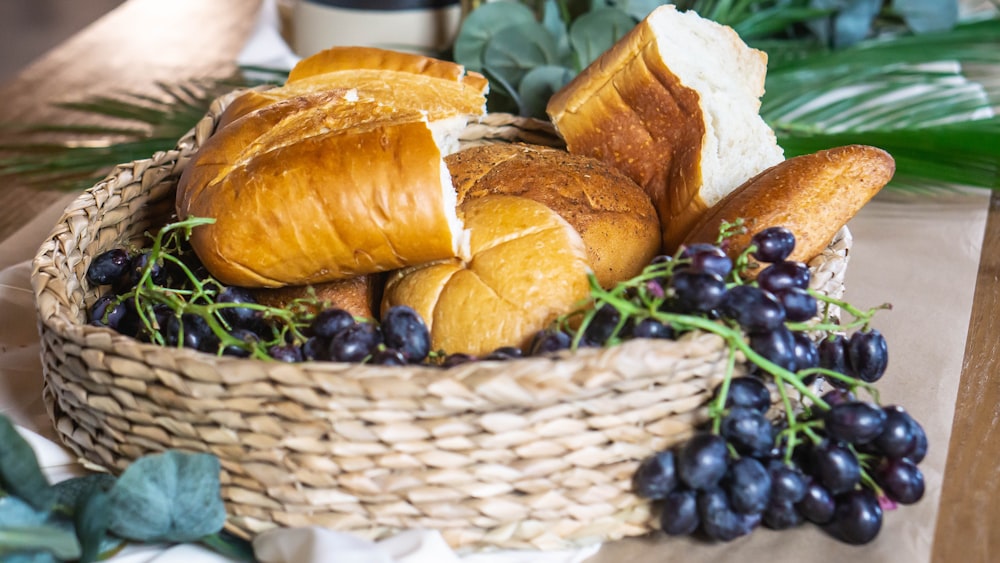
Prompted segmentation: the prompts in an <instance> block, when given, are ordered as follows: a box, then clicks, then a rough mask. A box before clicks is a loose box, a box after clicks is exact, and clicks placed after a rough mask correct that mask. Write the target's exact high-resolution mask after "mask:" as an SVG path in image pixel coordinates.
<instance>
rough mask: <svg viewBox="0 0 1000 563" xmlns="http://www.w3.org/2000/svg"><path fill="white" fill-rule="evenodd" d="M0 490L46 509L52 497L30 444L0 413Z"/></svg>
mask: <svg viewBox="0 0 1000 563" xmlns="http://www.w3.org/2000/svg"><path fill="white" fill-rule="evenodd" d="M0 444H3V445H2V446H0V490H4V491H7V492H9V493H11V494H13V495H15V496H17V497H20V498H21V499H22V500H24V501H25V502H27V503H28V504H30V505H31V506H33V507H34V508H37V509H39V510H48V509H49V508H51V506H52V501H53V499H54V498H55V495H54V493H53V492H52V488H51V487H50V486H49V480H48V479H46V477H45V474H44V473H42V468H41V467H39V465H38V458H37V457H35V451H34V450H33V449H31V445H30V444H28V442H27V440H25V439H24V437H22V436H21V435H20V434H19V433H18V432H17V429H16V428H15V427H14V424H13V423H12V422H11V421H10V419H9V418H7V417H5V416H0Z"/></svg>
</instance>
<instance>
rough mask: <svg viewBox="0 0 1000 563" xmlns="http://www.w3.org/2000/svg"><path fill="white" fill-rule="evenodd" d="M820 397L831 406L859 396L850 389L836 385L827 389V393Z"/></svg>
mask: <svg viewBox="0 0 1000 563" xmlns="http://www.w3.org/2000/svg"><path fill="white" fill-rule="evenodd" d="M820 398H821V399H823V401H825V402H826V404H828V405H830V406H833V405H839V404H841V403H848V402H853V401H857V400H858V398H857V396H855V395H854V393H852V392H851V391H848V390H847V389H842V388H839V387H835V388H833V389H831V390H829V391H827V392H826V393H823V396H822V397H820Z"/></svg>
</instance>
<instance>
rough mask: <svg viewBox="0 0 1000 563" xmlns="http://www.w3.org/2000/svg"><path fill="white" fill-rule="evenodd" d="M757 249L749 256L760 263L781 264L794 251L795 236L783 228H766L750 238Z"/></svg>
mask: <svg viewBox="0 0 1000 563" xmlns="http://www.w3.org/2000/svg"><path fill="white" fill-rule="evenodd" d="M750 244H752V245H754V246H756V247H757V250H755V251H754V252H753V253H752V254H751V256H753V257H754V258H756V259H757V260H760V261H761V262H768V263H773V262H781V261H783V260H785V259H787V258H788V256H789V255H791V253H792V251H793V250H795V235H794V234H793V233H792V231H791V230H789V229H787V228H785V227H768V228H766V229H764V230H762V231H760V232H758V233H756V234H754V235H753V237H751V238H750Z"/></svg>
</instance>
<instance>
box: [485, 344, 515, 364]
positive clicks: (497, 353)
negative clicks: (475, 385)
mask: <svg viewBox="0 0 1000 563" xmlns="http://www.w3.org/2000/svg"><path fill="white" fill-rule="evenodd" d="M522 357H524V352H522V351H521V349H520V348H517V347H514V346H501V347H499V348H497V349H496V350H493V351H492V352H490V353H489V354H486V355H485V356H483V358H482V359H484V360H500V361H506V360H516V359H517V358H522Z"/></svg>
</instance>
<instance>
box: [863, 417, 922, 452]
mask: <svg viewBox="0 0 1000 563" xmlns="http://www.w3.org/2000/svg"><path fill="white" fill-rule="evenodd" d="M882 412H883V413H885V425H884V426H883V428H882V432H881V433H880V434H879V435H878V436H876V437H875V439H874V440H873V441H872V446H873V447H874V448H875V451H877V452H878V453H880V454H882V455H884V456H886V457H888V458H892V459H899V458H901V457H905V456H906V454H907V452H909V451H911V450H912V449H913V445H914V444H915V443H916V439H917V435H916V432H915V431H914V428H913V424H914V420H913V418H912V417H911V416H910V415H909V413H907V412H906V411H905V410H904V409H903V407H900V406H895V405H893V406H887V407H882Z"/></svg>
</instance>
